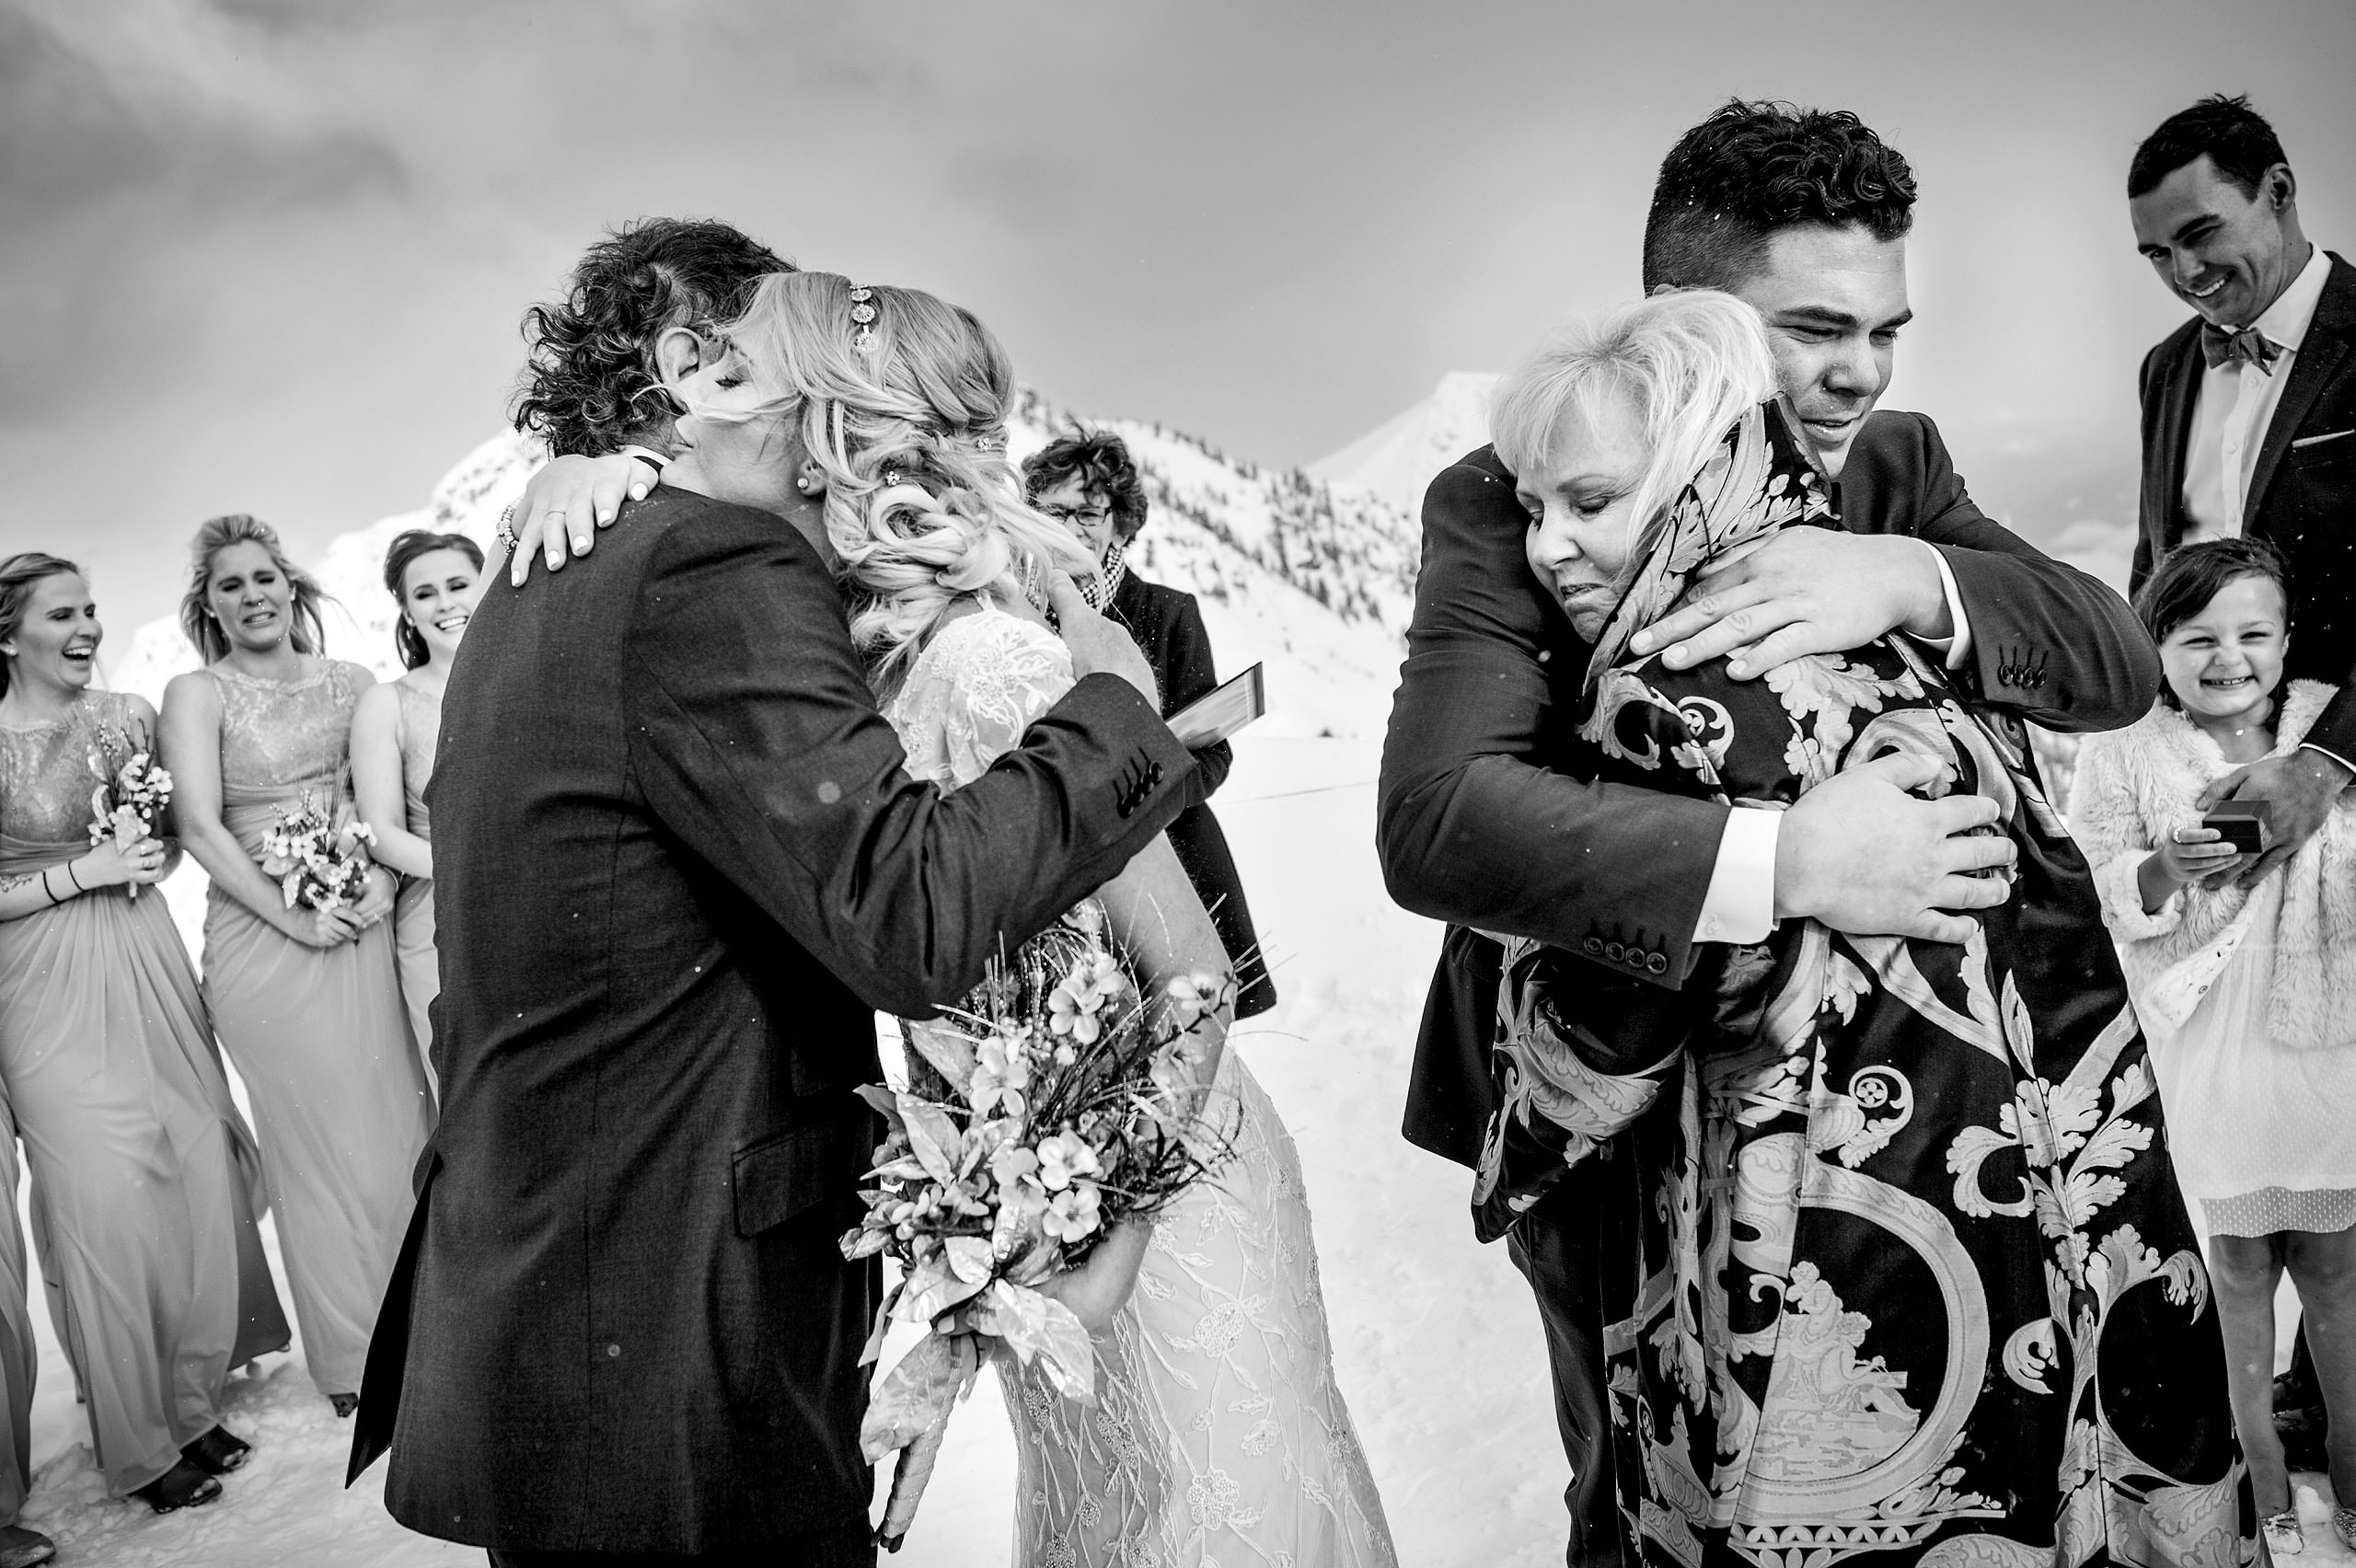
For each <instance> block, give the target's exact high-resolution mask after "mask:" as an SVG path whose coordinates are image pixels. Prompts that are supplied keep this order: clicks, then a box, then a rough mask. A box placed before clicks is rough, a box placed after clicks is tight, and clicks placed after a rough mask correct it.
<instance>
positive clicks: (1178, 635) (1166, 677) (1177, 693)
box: [1158, 590, 1235, 806]
mask: <svg viewBox="0 0 2356 1568" xmlns="http://www.w3.org/2000/svg"><path fill="white" fill-rule="evenodd" d="M1161 660H1162V663H1161V670H1160V672H1158V673H1159V674H1161V710H1162V713H1163V715H1164V716H1165V717H1167V716H1168V715H1170V714H1172V713H1175V712H1177V711H1178V710H1179V709H1182V708H1184V707H1185V706H1186V705H1187V704H1188V703H1190V702H1193V701H1194V700H1195V698H1200V697H1204V696H1206V695H1207V694H1209V693H1210V692H1212V691H1215V690H1217V689H1218V665H1217V664H1216V663H1214V662H1213V661H1212V659H1211V634H1210V630H1209V628H1207V627H1205V626H1204V625H1203V612H1202V609H1201V607H1200V606H1199V605H1196V604H1195V596H1194V595H1193V594H1182V593H1178V592H1176V591H1175V590H1172V594H1171V606H1170V616H1169V621H1168V625H1167V627H1166V628H1165V630H1164V632H1163V636H1162V651H1161ZM1234 766H1235V749H1234V748H1233V747H1232V746H1230V745H1229V744H1227V743H1226V742H1225V741H1218V742H1215V743H1213V744H1210V745H1207V746H1205V747H1204V748H1203V749H1202V750H1200V751H1198V752H1196V753H1195V774H1194V777H1193V778H1189V779H1188V780H1187V781H1186V803H1187V804H1188V805H1190V806H1199V805H1201V804H1202V803H1203V802H1204V801H1207V800H1209V799H1210V798H1211V796H1212V794H1213V793H1214V792H1215V791H1217V790H1218V787H1219V786H1220V785H1222V784H1224V783H1226V782H1227V775H1228V770H1229V769H1230V768H1232V767H1234Z"/></svg>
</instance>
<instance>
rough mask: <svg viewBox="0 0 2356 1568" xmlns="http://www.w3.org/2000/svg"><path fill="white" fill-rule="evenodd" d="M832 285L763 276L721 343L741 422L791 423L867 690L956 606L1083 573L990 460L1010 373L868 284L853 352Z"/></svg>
mask: <svg viewBox="0 0 2356 1568" xmlns="http://www.w3.org/2000/svg"><path fill="white" fill-rule="evenodd" d="M851 289H852V284H851V282H850V280H849V279H848V278H844V277H841V276H839V275H837V274H836V273H832V272H779V273H772V274H771V275H769V276H768V277H766V278H764V279H762V280H761V282H760V285H759V287H758V288H757V289H756V291H755V293H754V296H753V302H752V304H751V306H749V307H748V308H747V309H746V310H745V314H744V315H743V316H741V317H738V318H737V319H736V320H735V321H733V322H731V323H730V324H729V325H728V326H727V327H726V328H724V329H723V331H724V332H725V335H726V337H727V340H728V342H729V345H730V349H731V352H732V353H733V355H734V356H735V357H737V358H738V359H740V360H741V361H742V362H743V368H744V370H745V373H746V375H747V380H748V385H749V386H751V388H752V390H753V392H754V393H755V398H754V401H753V404H752V407H751V408H749V409H743V410H742V411H733V412H732V411H721V410H716V409H700V408H699V409H692V410H691V411H692V412H694V413H695V414H696V415H697V416H698V417H699V418H705V419H722V420H743V419H749V418H753V417H756V416H758V415H774V414H782V415H784V416H785V417H787V418H789V419H798V421H799V422H800V429H801V434H802V442H803V446H804V447H805V448H807V450H808V453H809V455H810V457H811V458H812V459H813V460H814V461H815V462H816V463H817V464H818V465H819V466H820V467H822V468H823V469H825V471H826V539H827V542H828V543H829V544H830V545H832V546H833V547H834V550H835V553H836V555H837V556H838V557H839V558H840V559H841V563H842V564H841V568H840V571H841V574H842V576H843V578H844V580H845V582H847V583H848V584H849V587H850V589H851V594H850V597H851V601H852V604H851V617H850V630H851V638H852V640H853V641H854V642H855V643H857V644H858V646H859V648H860V651H861V652H862V653H864V654H865V655H866V656H867V658H868V660H869V662H870V665H871V668H872V672H873V674H874V678H875V681H876V684H877V685H878V686H879V687H880V686H888V685H889V684H891V682H892V681H894V680H895V679H896V678H897V676H898V675H899V674H901V673H902V672H903V671H904V670H905V667H906V664H907V661H909V660H910V659H912V658H914V656H915V654H916V653H917V652H918V651H919V650H920V649H921V648H922V647H923V646H924V641H925V639H926V638H927V637H928V636H930V633H931V632H932V630H933V628H935V627H937V626H939V625H940V624H941V620H942V618H943V617H945V616H947V614H948V613H949V611H950V610H951V609H952V608H953V606H954V605H956V604H957V603H958V602H959V601H960V600H962V599H965V598H970V597H975V596H978V595H982V594H992V593H996V594H1001V595H1006V596H1011V595H1014V594H1030V595H1031V596H1032V597H1033V598H1034V599H1036V597H1037V596H1038V594H1039V593H1040V592H1041V591H1043V589H1044V584H1045V579H1046V573H1047V572H1048V571H1051V570H1056V571H1066V572H1068V573H1070V574H1071V576H1072V577H1074V578H1075V579H1085V578H1087V577H1090V576H1091V575H1092V574H1093V573H1094V572H1095V571H1096V562H1095V559H1094V558H1093V557H1092V556H1091V555H1090V553H1089V551H1088V548H1087V547H1086V546H1085V545H1084V544H1083V543H1082V542H1081V541H1080V539H1079V538H1078V537H1076V536H1074V535H1073V534H1072V533H1071V531H1070V530H1069V529H1068V528H1065V527H1063V526H1062V525H1059V524H1057V523H1056V522H1054V521H1053V520H1052V519H1050V518H1048V517H1046V516H1045V514H1043V513H1039V512H1036V511H1034V510H1033V509H1032V507H1031V506H1030V504H1029V503H1028V502H1026V501H1025V500H1024V499H1023V490H1022V480H1021V478H1020V476H1019V475H1017V474H1016V472H1015V470H1014V467H1013V465H1012V464H1011V463H1009V462H1008V461H1007V459H1006V455H1005V439H1006V415H1007V410H1008V409H1009V408H1010V407H1011V406H1012V404H1013V401H1014V370H1013V365H1012V363H1011V362H1010V361H1009V360H1008V358H1007V355H1006V351H1005V349H1004V348H1002V347H1001V346H1000V345H999V340H998V339H997V337H996V336H995V335H993V334H992V333H991V331H990V329H988V328H987V327H985V326H983V325H982V323H981V321H980V319H979V318H978V317H976V316H975V315H974V314H973V312H971V311H969V310H964V309H962V308H960V307H958V306H953V305H951V304H949V303H947V302H946V301H944V300H941V299H940V298H938V297H936V296H934V295H932V294H925V293H923V292H922V291H920V290H917V289H903V288H892V287H887V286H883V285H877V286H875V287H873V288H872V289H870V290H869V291H868V297H867V299H866V301H865V303H866V304H868V305H869V306H872V308H873V311H874V320H873V321H872V324H870V328H869V329H870V333H871V334H872V336H871V337H870V340H869V341H868V342H867V343H866V344H865V345H863V346H862V345H860V344H859V343H856V342H855V341H854V337H855V334H857V331H858V328H859V326H860V324H859V323H857V322H855V321H854V319H853V317H852V314H851V313H852V308H853V306H854V304H856V303H859V302H855V301H854V300H853V299H852V298H851Z"/></svg>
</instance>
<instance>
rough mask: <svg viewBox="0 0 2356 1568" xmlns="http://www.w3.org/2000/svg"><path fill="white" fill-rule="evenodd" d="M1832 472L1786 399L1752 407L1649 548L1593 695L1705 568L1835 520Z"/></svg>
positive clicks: (1609, 630)
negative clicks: (1760, 542) (1786, 532)
mask: <svg viewBox="0 0 2356 1568" xmlns="http://www.w3.org/2000/svg"><path fill="white" fill-rule="evenodd" d="M1829 493H1830V491H1829V487H1828V486H1827V483H1826V480H1825V475H1824V470H1823V469H1822V468H1821V467H1818V465H1817V462H1816V457H1815V455H1814V454H1813V453H1812V452H1811V451H1810V450H1809V449H1808V445H1807V441H1806V440H1805V438H1803V437H1802V435H1801V434H1800V432H1799V416H1798V414H1797V412H1796V410H1794V409H1793V408H1792V406H1791V403H1790V402H1789V400H1788V399H1786V398H1782V397H1778V398H1775V399H1774V400H1773V401H1772V402H1766V403H1761V404H1760V405H1759V406H1758V407H1757V408H1754V409H1750V410H1748V411H1747V412H1745V413H1744V414H1743V416H1742V417H1741V418H1740V419H1738V420H1737V421H1735V422H1734V424H1733V426H1732V427H1731V428H1729V429H1728V430H1727V433H1726V435H1725V437H1724V438H1723V439H1721V440H1720V441H1719V442H1718V444H1716V445H1715V446H1713V447H1712V448H1711V449H1710V456H1709V459H1708V461H1707V462H1705V463H1703V466H1702V471H1701V472H1700V473H1698V474H1696V475H1694V476H1693V478H1692V480H1691V481H1690V482H1688V483H1687V485H1686V486H1685V488H1684V489H1683V490H1680V491H1679V492H1678V496H1677V499H1676V500H1675V501H1673V502H1670V503H1669V516H1668V519H1667V521H1666V522H1664V523H1663V524H1662V525H1660V526H1659V528H1658V529H1657V531H1656V533H1655V535H1654V536H1653V540H1652V542H1651V543H1650V544H1649V545H1647V546H1646V548H1645V556H1644V559H1643V561H1642V563H1641V564H1639V565H1638V566H1637V568H1636V575H1635V577H1634V580H1633V581H1632V582H1630V583H1629V584H1628V592H1627V594H1626V595H1625V596H1624V597H1623V598H1622V599H1621V601H1620V604H1619V606H1618V607H1617V608H1615V609H1614V610H1613V611H1612V612H1611V620H1610V621H1608V622H1606V623H1605V625H1604V628H1603V633H1602V635H1601V636H1600V637H1598V638H1597V639H1596V640H1595V654H1594V656H1593V657H1592V658H1590V659H1589V660H1588V665H1587V682H1586V685H1585V687H1584V695H1585V696H1587V697H1588V698H1592V697H1593V696H1594V695H1595V690H1596V686H1597V684H1598V683H1599V682H1600V681H1601V680H1602V678H1603V675H1604V672H1606V671H1607V670H1609V669H1611V667H1612V666H1613V665H1614V664H1617V663H1620V662H1621V659H1622V658H1623V655H1625V654H1626V652H1627V651H1628V640H1629V639H1630V638H1632V637H1634V636H1635V635H1636V633H1638V632H1639V631H1642V630H1643V629H1644V628H1646V627H1648V626H1651V625H1652V624H1653V623H1654V622H1656V621H1657V620H1660V619H1662V618H1663V617H1666V616H1667V615H1668V614H1669V612H1670V611H1671V610H1673V609H1675V608H1676V607H1677V605H1678V601H1679V600H1680V599H1681V598H1683V597H1684V594H1685V589H1686V586H1687V584H1689V583H1691V582H1692V581H1693V578H1694V576H1695V574H1696V573H1698V572H1699V571H1701V570H1702V568H1703V567H1704V566H1706V565H1708V564H1709V563H1710V562H1711V561H1713V560H1715V559H1717V558H1718V557H1720V556H1722V555H1724V554H1726V553H1727V551H1728V550H1732V549H1737V548H1740V547H1742V546H1744V545H1747V544H1750V542H1751V541H1752V540H1754V539H1761V538H1764V537H1766V536H1768V535H1770V534H1773V533H1775V532H1778V531H1779V530H1781V529H1783V528H1785V527H1788V526H1790V525H1793V524H1823V525H1831V524H1832V522H1833V517H1832V503H1831V500H1830V499H1829Z"/></svg>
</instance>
